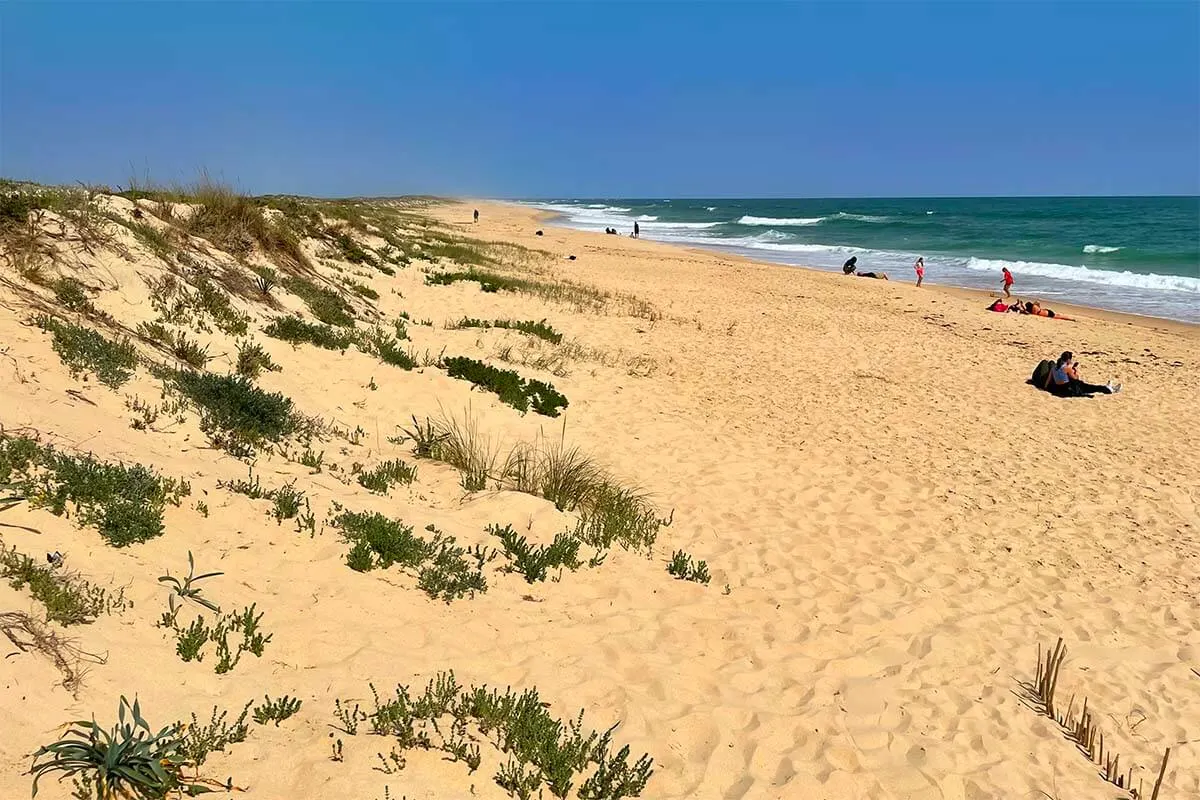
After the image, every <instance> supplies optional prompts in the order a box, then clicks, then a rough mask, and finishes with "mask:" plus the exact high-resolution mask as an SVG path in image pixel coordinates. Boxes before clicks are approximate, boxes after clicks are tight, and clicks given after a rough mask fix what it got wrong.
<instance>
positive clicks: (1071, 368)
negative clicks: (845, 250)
mask: <svg viewBox="0 0 1200 800" xmlns="http://www.w3.org/2000/svg"><path fill="white" fill-rule="evenodd" d="M913 270H914V271H915V272H916V273H917V286H920V285H921V284H922V283H923V282H924V280H925V258H924V257H920V258H918V259H917V261H916V263H915V264H913ZM842 272H843V273H845V274H846V275H854V276H856V277H859V278H877V279H879V280H885V281H886V280H888V275H887V273H886V272H859V271H858V256H851V257H850V258H848V259H847V260H846V263H844V264H843V265H842ZM1001 275H1002V281H1003V289H1004V297H999V298H996V300H994V301H993V302H992V304H991V305H989V306H988V307H987V310H988V311H996V312H1000V313H1005V314H1007V313H1011V314H1029V315H1030V316H1034V317H1048V318H1050V319H1064V320H1068V321H1073V319H1072V318H1071V317H1068V316H1065V315H1063V314H1059V313H1056V312H1055V311H1054V310H1053V309H1050V308H1045V307H1044V306H1042V304H1041V303H1040V302H1038V301H1036V300H1027V301H1024V302H1022V300H1021V299H1020V298H1017V299H1016V300H1015V301H1014V300H1013V296H1012V287H1013V284H1014V283H1015V282H1016V281H1015V280H1014V278H1013V274H1012V272H1011V271H1010V270H1009V269H1008V267H1002V268H1001ZM1005 301H1008V302H1005ZM1029 382H1030V383H1032V384H1033V385H1034V386H1037V387H1038V388H1039V389H1043V390H1045V391H1047V392H1050V394H1053V395H1055V396H1056V397H1092V396H1094V395H1097V394H1116V393H1117V392H1119V391H1121V384H1119V383H1117V384H1114V383H1113V382H1112V381H1109V382H1108V383H1106V384H1103V385H1100V384H1093V383H1087V382H1086V381H1084V380H1083V379H1082V378H1080V377H1079V364H1078V362H1076V361H1075V356H1074V355H1073V354H1072V353H1071V352H1070V351H1067V352H1064V353H1063V354H1062V355H1061V356H1059V357H1058V360H1057V361H1049V360H1047V361H1043V362H1042V363H1040V364H1039V365H1038V367H1037V369H1035V370H1034V373H1033V377H1032V378H1031V379H1030V381H1029Z"/></svg>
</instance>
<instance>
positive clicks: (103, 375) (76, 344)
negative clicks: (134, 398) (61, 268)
mask: <svg viewBox="0 0 1200 800" xmlns="http://www.w3.org/2000/svg"><path fill="white" fill-rule="evenodd" d="M37 324H38V327H40V328H41V329H42V330H44V331H48V332H49V333H50V334H51V335H52V336H53V340H52V342H51V347H53V348H54V352H56V353H58V357H59V358H60V359H62V362H63V364H65V365H66V366H67V368H68V369H69V370H70V371H71V375H72V376H73V377H74V376H78V375H80V374H82V373H83V372H85V371H90V372H92V373H93V374H95V376H96V380H98V381H100V382H101V383H102V384H104V385H105V386H108V387H110V388H113V389H117V388H119V387H120V386H121V384H123V383H125V382H126V381H128V380H129V379H130V378H131V377H133V373H134V370H135V369H136V368H137V363H138V358H137V349H136V348H135V347H134V346H133V343H132V342H130V341H129V340H128V339H121V340H119V341H112V340H110V339H106V338H104V337H103V336H101V335H100V334H99V333H96V331H94V330H92V329H91V328H86V327H84V326H82V325H76V324H75V323H73V322H63V321H61V320H57V319H54V318H53V317H48V316H42V317H38V319H37Z"/></svg>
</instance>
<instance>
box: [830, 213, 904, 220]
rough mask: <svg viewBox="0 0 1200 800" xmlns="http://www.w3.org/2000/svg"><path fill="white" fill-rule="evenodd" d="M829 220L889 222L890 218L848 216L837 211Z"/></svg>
mask: <svg viewBox="0 0 1200 800" xmlns="http://www.w3.org/2000/svg"><path fill="white" fill-rule="evenodd" d="M831 219H849V220H854V221H855V222H891V221H892V218H891V217H877V216H872V215H871V214H850V213H848V212H846V211H839V212H837V213H836V214H834V215H833V216H832V217H831Z"/></svg>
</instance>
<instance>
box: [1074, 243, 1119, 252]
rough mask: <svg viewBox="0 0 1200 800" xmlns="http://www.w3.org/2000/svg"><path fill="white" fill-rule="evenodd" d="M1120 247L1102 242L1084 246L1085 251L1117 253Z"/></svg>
mask: <svg viewBox="0 0 1200 800" xmlns="http://www.w3.org/2000/svg"><path fill="white" fill-rule="evenodd" d="M1120 249H1121V248H1119V247H1108V246H1106V245H1102V244H1085V245H1084V246H1083V252H1085V253H1115V252H1117V251H1118V250H1120Z"/></svg>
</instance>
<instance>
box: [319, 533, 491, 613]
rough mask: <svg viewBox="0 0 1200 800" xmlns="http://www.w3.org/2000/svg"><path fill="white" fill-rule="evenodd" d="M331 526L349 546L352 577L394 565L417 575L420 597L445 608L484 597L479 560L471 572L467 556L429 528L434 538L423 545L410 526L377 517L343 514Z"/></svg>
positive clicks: (481, 563)
mask: <svg viewBox="0 0 1200 800" xmlns="http://www.w3.org/2000/svg"><path fill="white" fill-rule="evenodd" d="M332 525H333V526H334V527H335V528H339V529H340V530H341V531H342V538H343V539H344V540H345V541H346V542H347V543H349V544H351V545H352V547H351V548H350V551H349V552H348V553H347V554H346V564H347V566H349V567H350V568H351V569H353V570H355V571H356V572H369V571H370V570H373V569H387V568H388V567H391V566H393V565H396V564H399V565H400V566H402V567H406V568H408V569H410V570H414V571H416V572H417V578H418V580H417V585H418V587H419V588H420V589H421V590H422V591H424V592H425V593H426V594H428V595H429V596H430V597H432V598H434V599H435V600H436V599H440V600H445V601H446V602H447V603H449V602H450V601H451V600H457V599H459V598H461V597H464V596H466V595H468V594H470V595H471V596H474V595H475V593H476V592H485V591H487V581H486V579H485V578H484V576H483V571H482V567H483V562H484V561H485V560H486V559H485V557H484V556H483V554H482V553H480V554H477V555H476V558H475V560H476V565H475V567H474V568H472V566H471V563H470V561H468V559H467V556H468V552H467V551H466V550H465V549H464V548H462V547H460V546H458V544H456V543H455V540H454V537H444V536H443V535H442V534H441V533H440V532H438V531H436V530H435V529H433V527H432V526H430V528H429V530H431V531H433V533H434V537H433V539H432V540H430V541H426V540H425V539H423V538H421V537H420V536H417V535H416V534H414V533H413V529H412V526H410V525H405V524H404V523H402V522H399V521H397V520H391V519H388V518H387V517H385V516H383V515H382V514H378V513H372V514H362V513H357V512H352V511H343V512H341V513H340V514H339V515H338V516H337V517H335V518H334V519H333V521H332Z"/></svg>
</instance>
